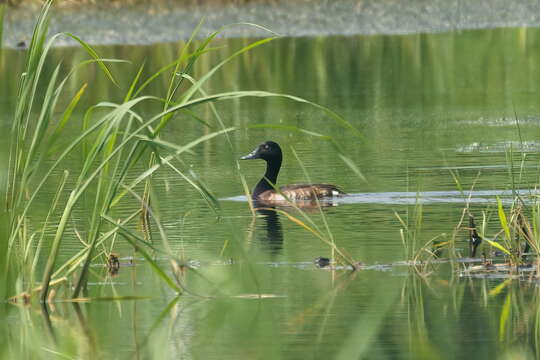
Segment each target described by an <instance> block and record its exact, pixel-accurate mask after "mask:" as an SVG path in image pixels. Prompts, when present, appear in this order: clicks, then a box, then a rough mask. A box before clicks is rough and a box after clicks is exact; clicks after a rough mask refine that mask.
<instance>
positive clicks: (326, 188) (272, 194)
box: [240, 141, 345, 202]
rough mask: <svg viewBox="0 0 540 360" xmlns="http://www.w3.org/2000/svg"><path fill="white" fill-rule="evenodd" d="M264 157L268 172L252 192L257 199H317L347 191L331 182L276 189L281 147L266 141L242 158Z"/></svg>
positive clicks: (266, 200)
mask: <svg viewBox="0 0 540 360" xmlns="http://www.w3.org/2000/svg"><path fill="white" fill-rule="evenodd" d="M251 159H263V160H264V161H266V172H265V174H264V176H263V178H262V179H261V180H260V181H259V182H258V183H257V185H256V186H255V188H254V189H253V193H252V194H251V198H252V199H253V200H255V201H263V202H273V201H276V202H279V201H286V199H289V200H291V201H298V200H300V201H301V200H315V199H322V198H332V197H337V196H343V195H345V193H344V192H343V191H341V190H340V189H339V188H338V187H337V186H335V185H331V184H294V185H286V186H281V187H280V188H279V191H276V190H275V189H274V187H273V186H272V184H274V185H275V184H276V182H277V177H278V173H279V169H280V168H281V161H282V159H283V156H282V153H281V148H280V147H279V145H278V144H277V143H275V142H273V141H266V142H264V143H262V144H261V145H259V146H257V148H256V149H255V150H253V151H252V152H251V153H250V154H248V155H246V156H243V157H241V158H240V160H251Z"/></svg>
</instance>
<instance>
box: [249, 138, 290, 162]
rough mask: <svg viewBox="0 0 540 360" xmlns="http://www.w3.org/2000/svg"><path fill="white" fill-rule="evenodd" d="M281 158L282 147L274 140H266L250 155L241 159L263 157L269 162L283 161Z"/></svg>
mask: <svg viewBox="0 0 540 360" xmlns="http://www.w3.org/2000/svg"><path fill="white" fill-rule="evenodd" d="M281 158H282V155H281V148H280V147H279V145H278V144H277V143H275V142H273V141H266V142H264V143H262V144H261V145H259V146H257V147H256V148H255V150H253V151H252V152H251V153H249V154H248V155H246V156H242V157H241V158H240V160H251V159H263V160H266V161H269V162H279V163H281Z"/></svg>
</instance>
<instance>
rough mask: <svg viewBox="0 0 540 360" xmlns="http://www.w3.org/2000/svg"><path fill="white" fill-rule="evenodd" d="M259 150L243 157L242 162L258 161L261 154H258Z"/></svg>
mask: <svg viewBox="0 0 540 360" xmlns="http://www.w3.org/2000/svg"><path fill="white" fill-rule="evenodd" d="M257 150H258V149H255V150H253V151H252V152H251V153H249V154H247V155H246V156H242V157H241V158H240V160H251V159H258V158H259V154H258V152H257Z"/></svg>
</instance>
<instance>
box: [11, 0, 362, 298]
mask: <svg viewBox="0 0 540 360" xmlns="http://www.w3.org/2000/svg"><path fill="white" fill-rule="evenodd" d="M51 5H52V2H51V1H47V2H46V3H45V4H44V6H43V10H42V12H41V14H40V16H39V18H38V19H37V22H36V26H35V28H34V32H33V36H32V40H31V42H30V44H29V49H28V52H27V56H26V62H25V69H24V73H23V74H22V75H21V77H20V85H19V91H18V94H17V102H16V109H15V115H14V119H13V122H12V131H11V141H10V155H9V172H8V181H7V185H6V191H5V193H6V195H5V196H6V208H7V210H8V214H9V215H8V216H9V218H8V219H9V231H8V232H9V235H8V242H7V250H6V263H5V266H4V268H5V269H6V271H5V273H4V279H5V280H7V279H9V278H10V277H12V276H13V277H14V278H15V279H16V281H15V283H16V284H19V285H17V286H15V285H13V282H10V283H11V284H12V285H11V287H12V289H11V290H10V292H16V293H26V294H30V296H31V297H33V294H35V293H36V292H39V299H40V300H41V301H42V302H46V301H47V299H48V298H49V294H50V290H51V286H52V284H60V283H63V282H64V281H65V279H67V278H68V277H69V278H70V279H71V278H73V276H75V281H74V283H73V291H72V292H71V294H70V295H69V296H70V297H71V298H73V299H79V298H81V295H82V294H83V292H85V289H86V286H87V283H88V280H89V276H90V269H91V264H92V262H93V261H94V260H95V259H96V256H97V257H101V258H103V257H104V255H103V254H104V253H106V252H104V251H100V250H99V249H106V248H108V249H110V250H108V251H107V252H110V251H112V250H113V242H114V240H113V239H116V238H118V237H120V238H122V239H124V240H125V241H127V243H128V244H130V245H131V246H132V248H133V249H134V250H135V251H137V252H138V253H139V254H141V255H142V256H143V257H144V258H145V261H146V262H147V263H148V264H149V265H150V268H151V269H152V271H154V273H155V274H156V275H157V277H158V278H159V279H161V280H163V283H164V284H166V285H167V286H168V287H169V288H170V289H171V290H172V291H174V292H176V293H181V292H182V286H183V285H182V283H181V281H182V280H181V277H178V276H176V274H177V273H178V271H179V269H180V268H183V266H184V265H183V260H182V259H180V258H178V257H177V256H176V255H175V254H174V251H173V250H172V246H171V245H170V244H169V241H168V236H167V233H166V231H165V229H164V227H163V226H162V224H161V221H160V215H159V204H158V203H156V202H153V201H152V198H153V195H152V188H153V184H152V177H153V175H154V174H156V173H157V172H158V171H160V170H161V169H162V168H163V167H167V168H170V169H172V170H173V171H174V172H175V173H176V174H178V175H179V176H180V177H181V178H182V179H184V180H185V181H186V182H187V183H189V184H190V185H191V186H192V187H193V188H194V189H195V190H196V191H197V192H198V193H199V194H200V196H201V197H202V198H203V199H204V200H205V201H206V202H207V204H208V206H209V207H210V208H211V209H212V210H213V211H214V212H215V214H216V216H218V217H220V216H221V215H220V214H221V206H220V203H219V201H218V199H217V198H216V197H215V196H214V195H213V194H212V191H211V190H210V189H209V188H208V187H207V186H206V185H205V184H204V181H203V180H202V179H200V178H199V177H198V176H197V174H196V173H195V172H194V171H193V170H189V171H184V170H182V168H181V167H178V166H177V165H175V164H174V162H176V161H177V160H181V157H182V156H183V155H185V154H186V153H189V152H191V151H192V149H193V148H194V147H196V146H198V145H200V144H202V143H204V142H207V141H211V140H212V139H214V138H216V137H219V136H226V137H227V139H228V142H229V144H232V143H231V141H230V139H229V138H228V133H230V132H231V131H235V130H236V129H237V128H236V127H231V126H227V125H226V124H225V122H224V121H223V118H222V117H221V116H220V114H219V112H218V111H217V108H216V106H215V105H214V104H215V103H217V102H220V101H229V100H237V99H242V98H247V97H264V98H282V99H285V100H289V101H294V102H298V103H303V104H306V105H309V106H313V107H315V108H317V109H319V110H321V111H322V112H323V113H325V114H326V115H327V116H328V117H329V118H330V119H333V120H334V121H336V122H338V123H339V124H340V125H341V126H343V127H344V128H345V129H347V130H348V131H350V132H351V133H353V134H355V135H356V136H361V135H360V134H359V132H358V131H357V130H356V129H355V128H354V127H353V126H352V125H351V124H350V123H348V122H347V121H346V120H344V119H343V118H342V117H341V116H339V115H338V114H336V113H335V112H333V111H332V110H330V109H328V108H326V107H323V106H321V105H318V104H315V103H313V102H310V101H307V100H305V99H302V98H299V97H296V96H292V95H288V94H279V93H272V92H266V91H258V90H250V91H226V92H222V93H213V94H212V93H210V94H209V93H207V92H206V91H205V89H204V87H205V84H206V83H207V82H208V81H209V80H210V79H211V78H212V77H213V76H214V75H215V74H217V73H219V71H220V70H221V69H222V68H223V66H224V65H226V64H227V63H229V62H232V61H234V60H235V59H236V58H237V57H239V56H241V55H242V54H245V53H246V52H248V51H251V50H252V49H255V48H257V47H258V46H261V45H264V44H266V43H268V42H270V41H272V40H274V39H275V38H276V35H275V34H273V33H272V32H271V31H269V30H268V32H269V34H271V35H272V36H271V37H269V38H264V39H260V40H255V41H253V42H252V43H248V44H246V45H244V46H243V47H241V48H240V49H238V50H236V51H233V52H232V54H231V55H229V56H226V57H225V58H224V59H223V60H221V61H219V62H218V63H217V64H216V65H214V66H213V67H211V68H209V69H208V70H207V71H206V73H205V74H203V75H202V76H201V77H200V78H199V79H196V78H194V77H193V76H192V75H190V72H191V70H192V68H193V67H194V65H195V63H196V62H197V61H200V59H202V58H203V57H204V55H205V54H207V53H208V52H211V51H213V50H214V49H213V48H211V47H210V44H211V43H212V41H213V40H214V39H215V38H216V37H217V36H218V35H219V34H220V33H221V32H223V31H226V30H227V28H228V27H223V28H221V29H219V30H217V31H216V32H214V33H212V34H211V35H210V36H209V37H208V38H207V39H205V40H203V41H201V42H200V43H199V44H198V45H196V44H195V43H194V42H193V38H195V36H196V35H197V32H198V29H199V26H198V27H197V28H196V29H195V30H194V33H193V36H192V37H191V38H190V39H189V40H188V42H187V43H186V44H185V46H183V47H181V48H180V49H179V51H178V55H177V57H176V60H175V61H174V62H172V63H169V64H167V65H165V66H163V67H162V68H160V69H158V70H157V71H156V72H154V73H153V74H151V75H150V76H148V77H147V78H146V79H143V75H142V74H143V69H144V64H143V65H140V66H138V71H137V72H136V73H135V75H134V77H133V79H132V80H131V81H130V83H129V84H128V85H127V86H126V89H127V90H126V93H125V96H124V97H123V100H122V101H121V102H119V103H113V102H107V101H104V102H100V103H97V104H95V105H92V106H90V107H89V108H87V109H84V111H82V109H80V107H81V105H80V104H81V99H82V98H83V97H84V95H85V94H86V93H87V92H88V91H89V89H91V88H92V85H93V84H91V83H89V84H87V83H84V84H81V85H79V87H78V88H77V89H76V90H75V91H74V92H72V93H70V91H69V90H68V89H67V87H66V86H65V85H66V83H67V82H68V81H70V79H71V78H72V77H73V75H74V74H75V73H76V72H78V71H80V70H81V69H82V68H84V67H86V66H92V65H95V66H97V67H98V68H99V69H100V70H101V73H102V74H103V75H104V76H105V78H107V79H108V80H109V81H110V82H111V83H112V84H114V85H115V86H117V87H118V88H122V86H123V84H120V83H119V82H118V81H117V79H116V77H115V76H114V74H113V71H112V70H111V67H110V64H112V63H119V65H122V64H123V63H126V61H124V60H116V59H105V58H102V57H101V56H100V55H99V54H98V52H97V51H96V50H95V49H94V48H93V47H91V46H90V45H89V44H87V43H86V42H84V41H83V40H82V39H81V38H79V37H78V36H76V35H74V34H69V33H63V34H56V35H53V36H52V37H51V38H50V39H47V38H46V35H47V32H48V23H49V13H50V9H51ZM243 25H246V24H243ZM247 25H249V26H256V27H258V28H261V29H264V28H262V27H260V26H258V25H254V24H247ZM265 30H267V29H265ZM60 36H68V37H70V38H72V39H74V40H75V41H77V42H78V44H79V45H80V46H81V48H82V49H84V51H85V52H86V53H87V54H88V57H89V60H84V61H82V62H80V63H79V64H76V65H74V66H73V67H72V68H69V69H65V68H64V66H63V65H62V64H61V63H58V64H57V65H56V67H55V68H54V71H53V72H52V73H51V74H45V72H44V71H43V69H44V64H45V63H46V62H47V61H49V53H50V50H51V48H52V47H53V45H54V42H55V40H56V39H57V38H58V37H60ZM64 73H66V74H67V75H63V74H64ZM164 77H165V78H168V82H167V83H168V85H167V90H166V93H165V95H164V97H160V96H155V95H146V94H145V92H146V90H147V88H148V86H149V85H151V84H152V83H153V82H155V81H157V80H158V79H162V78H164ZM41 88H44V89H45V92H44V93H43V94H41V93H40V92H39V90H38V89H41ZM71 91H73V90H71ZM64 99H68V100H67V101H65V100H64ZM147 102H155V103H158V104H161V109H160V110H158V111H157V112H155V113H153V114H144V115H142V114H140V113H139V112H138V106H139V105H141V104H143V103H147ZM64 104H65V105H64ZM201 106H208V107H209V109H210V111H211V114H212V115H213V116H214V118H215V120H216V122H217V124H219V127H220V128H219V129H215V130H214V131H211V132H208V133H206V134H205V135H203V136H201V137H199V138H197V139H195V140H191V141H189V142H187V143H184V144H176V143H170V142H168V141H165V140H163V139H162V138H161V137H160V134H161V133H162V132H163V131H164V130H165V129H167V127H168V125H169V123H170V122H171V121H173V119H175V117H174V116H173V115H175V114H177V113H181V114H182V115H184V116H183V117H182V118H183V119H184V120H188V121H195V122H197V123H200V124H203V125H204V126H207V125H208V123H207V122H206V121H204V120H202V118H201V117H200V116H198V115H197V113H198V109H199V108H200V107H201ZM81 112H82V114H83V116H82V121H81V125H80V126H81V131H80V133H79V135H78V136H77V137H76V138H74V139H71V140H69V141H67V142H66V141H65V139H63V135H64V133H65V131H66V128H68V127H73V126H79V125H78V124H77V121H78V120H77V117H76V116H75V114H76V113H81ZM35 114H37V116H36V115H35ZM304 132H309V131H308V130H304ZM313 134H315V133H313ZM316 136H318V137H320V138H321V139H323V140H326V141H331V142H332V143H333V144H334V145H335V147H336V149H337V150H339V146H338V145H337V142H335V141H334V140H333V139H331V138H328V137H325V136H323V135H320V134H316ZM231 148H232V145H231ZM74 154H77V156H82V158H81V163H80V168H79V169H69V170H68V169H66V168H65V162H66V160H67V159H69V158H70V157H72V156H73V155H74ZM339 157H340V158H341V159H342V160H343V161H344V163H345V164H347V165H348V166H349V167H350V168H351V169H352V170H353V171H355V172H356V173H357V174H359V176H361V173H360V172H359V170H358V169H357V168H356V167H355V165H354V164H353V162H352V161H350V160H349V159H348V158H347V157H346V156H344V155H343V152H339ZM141 166H142V168H143V169H144V170H140V169H141ZM237 169H239V167H238V165H237ZM58 171H63V173H64V176H63V177H62V178H61V179H58V178H57V177H55V176H54V174H55V173H57V172H58ZM240 175H241V173H240ZM306 175H307V174H306ZM127 179H133V180H130V181H127ZM49 186H54V187H55V188H56V192H55V194H54V197H53V200H52V202H51V206H50V208H49V209H48V211H47V212H46V215H45V218H44V220H43V222H42V224H43V225H42V226H41V227H40V228H37V229H36V228H35V226H34V225H33V224H34V223H35V222H36V219H35V218H33V217H32V216H31V215H32V208H33V206H34V204H35V203H36V201H37V199H39V198H40V196H42V193H43V189H44V188H45V187H49ZM141 187H142V193H141V192H140V191H141ZM133 200H135V201H136V202H138V203H139V204H140V209H139V210H137V211H134V212H132V213H131V215H129V216H127V217H125V218H123V219H118V218H116V216H115V215H114V213H115V212H114V209H115V207H118V206H119V205H120V204H121V203H123V202H125V201H133ZM83 202H84V204H82V203H83ZM83 206H84V208H89V209H91V210H90V215H89V221H88V224H87V228H86V229H84V231H83V232H82V233H79V232H78V231H77V230H76V229H73V228H72V225H71V222H72V219H73V214H74V212H75V211H76V210H77V209H80V208H81V207H83ZM301 214H302V216H303V217H304V221H307V222H308V223H310V224H311V225H306V223H305V222H304V221H301V220H299V219H296V218H295V217H294V216H292V215H290V214H287V216H288V217H289V218H291V220H293V222H295V223H297V224H298V225H300V226H303V227H304V228H306V229H308V230H311V231H312V232H313V233H314V234H315V235H316V236H317V237H319V238H321V239H322V240H323V241H325V242H326V243H328V244H329V246H330V248H331V249H332V251H333V252H334V251H336V252H337V253H338V254H340V256H341V257H342V258H343V259H347V262H349V263H350V264H353V265H354V263H353V262H352V260H350V259H349V257H348V256H347V255H346V254H345V253H344V252H343V250H341V249H338V248H337V247H336V246H335V242H334V239H333V237H332V233H331V232H330V229H329V227H328V224H327V223H326V221H325V219H324V217H323V222H324V223H325V228H326V229H325V231H324V232H325V233H326V234H325V235H323V234H324V232H323V231H321V230H320V229H318V228H317V226H316V224H315V223H314V222H313V220H311V219H310V218H309V217H308V216H307V215H306V214H305V213H302V212H301ZM137 217H139V218H140V219H141V221H142V233H143V234H142V235H140V234H139V233H137V232H136V231H134V230H133V228H134V227H135V228H136V225H135V224H134V220H135V219H136V218H137ZM50 227H54V228H55V232H54V236H53V238H52V240H51V242H50V244H48V240H49V239H48V237H47V236H46V235H45V233H46V229H47V228H50ZM154 228H155V229H157V232H156V231H153V229H154ZM68 231H75V232H76V233H77V234H78V236H79V237H80V240H81V244H82V247H81V249H80V250H79V251H78V252H77V253H76V254H75V255H73V256H72V257H70V258H69V259H67V260H63V261H62V262H61V260H60V254H61V252H62V251H61V249H62V246H63V239H64V237H65V236H66V233H67V232H68ZM154 235H155V236H157V238H158V239H159V241H160V243H159V244H155V243H154V242H153V241H151V240H150V239H153V236H154ZM237 248H241V246H239V247H237ZM155 254H160V255H161V256H164V257H166V258H167V259H169V262H170V265H171V268H172V274H174V276H171V275H170V273H169V271H167V270H165V269H164V268H163V265H161V264H158V263H157V262H156V261H155V259H154V256H155ZM240 254H241V255H240V256H243V257H245V258H246V259H247V255H245V254H244V255H242V254H243V252H242V251H240ZM43 262H44V263H45V265H44V267H43V269H42V268H41V266H40V264H42V263H43ZM40 275H41V281H40V282H38V281H37V280H36V279H37V278H38V277H39V276H40ZM252 276H253V278H254V280H255V283H257V280H256V276H255V273H254V272H252ZM6 283H7V282H6Z"/></svg>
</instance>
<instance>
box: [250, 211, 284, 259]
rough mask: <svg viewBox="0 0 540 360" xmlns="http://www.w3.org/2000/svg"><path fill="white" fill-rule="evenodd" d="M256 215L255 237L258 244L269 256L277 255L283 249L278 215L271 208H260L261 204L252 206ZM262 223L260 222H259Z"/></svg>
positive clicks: (281, 229) (281, 230)
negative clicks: (257, 218)
mask: <svg viewBox="0 0 540 360" xmlns="http://www.w3.org/2000/svg"><path fill="white" fill-rule="evenodd" d="M254 205H256V206H254V208H255V209H256V210H255V211H256V212H257V215H260V217H259V219H260V220H259V221H257V225H256V226H257V228H256V229H257V230H256V236H257V238H258V240H259V241H260V243H261V244H262V245H263V247H264V248H265V249H267V250H268V251H269V252H270V254H272V255H275V254H278V253H279V252H280V251H281V250H282V249H283V228H282V226H281V220H280V218H279V214H278V213H277V212H276V211H275V210H274V208H273V207H262V206H261V204H254ZM261 221H262V222H261Z"/></svg>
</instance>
